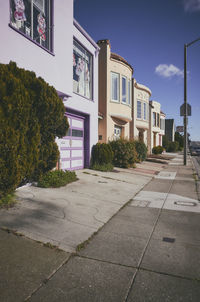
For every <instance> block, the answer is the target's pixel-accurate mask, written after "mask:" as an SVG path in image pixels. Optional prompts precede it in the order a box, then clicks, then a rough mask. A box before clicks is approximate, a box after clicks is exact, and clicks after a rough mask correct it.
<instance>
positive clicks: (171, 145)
mask: <svg viewBox="0 0 200 302" xmlns="http://www.w3.org/2000/svg"><path fill="white" fill-rule="evenodd" d="M178 149H179V143H178V142H170V143H169V145H168V148H167V150H166V151H167V152H177V151H178Z"/></svg>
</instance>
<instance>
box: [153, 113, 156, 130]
mask: <svg viewBox="0 0 200 302" xmlns="http://www.w3.org/2000/svg"><path fill="white" fill-rule="evenodd" d="M156 118H157V114H156V112H155V111H154V112H153V127H156V125H157V122H156Z"/></svg>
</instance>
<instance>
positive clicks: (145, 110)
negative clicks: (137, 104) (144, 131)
mask: <svg viewBox="0 0 200 302" xmlns="http://www.w3.org/2000/svg"><path fill="white" fill-rule="evenodd" d="M143 105H144V120H147V104H146V103H144V104H143Z"/></svg>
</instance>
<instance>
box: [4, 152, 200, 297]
mask: <svg viewBox="0 0 200 302" xmlns="http://www.w3.org/2000/svg"><path fill="white" fill-rule="evenodd" d="M117 171H118V172H113V173H109V174H107V173H106V174H105V173H100V172H95V171H91V170H83V171H79V172H78V177H79V182H77V183H74V184H71V185H70V186H67V187H65V188H63V189H61V190H60V189H59V191H60V194H61V195H60V194H59V193H58V192H56V193H57V194H56V193H54V192H53V191H54V190H52V191H51V190H50V191H49V190H48V191H47V192H45V191H44V193H42V194H40V193H39V192H38V191H37V190H38V188H32V187H31V188H23V189H21V190H20V191H19V192H18V196H19V197H20V203H19V205H18V206H17V208H15V209H12V210H9V211H2V210H1V211H0V221H1V226H6V227H8V228H13V229H16V230H18V231H20V232H24V234H25V235H26V234H27V233H28V234H29V237H30V238H33V239H35V238H34V237H35V234H36V233H37V235H38V236H40V240H41V239H43V238H44V239H45V240H47V239H49V241H50V240H52V242H56V243H58V244H56V245H59V246H60V247H61V248H62V247H63V246H64V249H65V250H67V251H68V252H70V251H75V248H76V245H77V244H79V243H81V242H83V241H84V240H86V239H87V236H89V237H90V236H91V235H92V234H93V236H92V238H91V239H90V240H89V241H88V242H85V244H83V245H82V248H81V249H80V250H79V251H78V252H77V253H75V254H71V255H70V254H69V253H66V252H64V251H59V250H58V249H50V248H48V247H44V246H43V245H42V244H41V243H36V242H34V241H32V240H30V239H27V238H26V237H19V236H16V235H13V234H12V233H7V232H5V231H1V233H2V234H3V238H2V237H1V236H0V238H2V240H1V244H2V245H3V247H4V248H3V251H2V250H0V279H1V280H3V283H2V282H0V295H1V296H0V301H24V300H25V299H26V301H44V302H45V301H115V302H116V301H136V302H137V301H155V302H156V301H173V302H174V301H185V302H186V301H194V302H195V301H199V300H200V219H199V218H200V208H199V205H200V204H199V201H198V196H197V192H196V185H195V180H194V176H193V174H194V171H193V166H192V163H191V161H190V160H189V161H188V165H187V167H184V166H183V165H182V155H176V157H175V159H174V160H173V161H172V160H171V161H170V165H163V164H158V163H152V162H145V163H143V164H139V165H137V168H136V169H135V170H134V169H129V170H123V169H117ZM85 172H86V173H85ZM56 190H57V189H56ZM23 194H25V195H24V196H23ZM27 194H29V196H27ZM31 194H32V195H31ZM54 194H56V195H54ZM58 195H59V198H58ZM47 196H48V198H47ZM55 196H57V198H56V197H55ZM60 196H61V197H60ZM75 196H76V197H75ZM70 198H71V199H70ZM53 199H54V202H53ZM57 199H58V202H57ZM64 200H65V201H67V202H68V203H67V205H66V204H65V203H64ZM79 202H80V203H79ZM73 203H74V204H73ZM101 203H102V205H101ZM94 204H95V207H97V209H98V211H96V212H93V211H92V209H93V208H94V207H93V205H94ZM30 205H31V206H32V207H30ZM69 205H70V206H71V207H70V206H69ZM84 205H86V207H84ZM76 208H77V209H78V210H77V209H76ZM63 209H64V210H63ZM68 211H69V213H68ZM107 211H108V213H107ZM63 212H64V213H65V216H64V213H63ZM87 212H89V214H88V213H87ZM26 215H29V216H28V217H26ZM62 215H63V216H62ZM67 215H68V216H67ZM98 215H99V216H98ZM83 216H84V217H83ZM20 219H22V220H21V221H20ZM61 220H66V222H67V223H65V222H64V223H63V222H62V223H61ZM71 220H72V221H71ZM69 222H71V223H72V224H71V229H69V230H68V229H67V228H68V226H69ZM37 223H38V225H37ZM59 223H60V230H59ZM39 224H40V225H39ZM76 225H79V226H80V227H79V228H78V227H77V226H76ZM48 227H49V230H48ZM74 227H75V229H76V231H75V232H74V233H73V236H71V237H70V232H71V230H73V228H74ZM86 227H87V228H88V229H89V232H87V231H86V230H88V229H86ZM82 230H83V231H82ZM96 230H99V231H98V232H97V233H96V234H94V233H92V232H94V231H96ZM47 231H48V232H49V233H48V235H47V234H46V233H47ZM59 231H60V233H61V234H63V236H61V234H59ZM26 232H27V233H26ZM78 232H81V235H80V234H78ZM56 234H57V237H56ZM77 235H78V236H77ZM53 236H54V237H53ZM76 236H77V237H78V239H77V238H76ZM81 236H82V238H81ZM45 240H44V242H45ZM41 241H43V240H41ZM80 247H81V246H79V248H80ZM8 250H10V251H11V254H9V253H6V251H8ZM2 253H3V255H4V254H5V255H6V256H5V255H4V257H2ZM24 253H25V257H23V254H24ZM15 255H17V256H15ZM28 255H29V257H28ZM44 255H46V257H45V256H44ZM55 260H56V261H57V262H56V261H55ZM37 263H38V265H37ZM13 266H15V267H16V269H14V271H13V270H12V268H13ZM12 272H13V274H12ZM22 272H23V274H22ZM17 276H21V277H20V278H19V279H18V278H17ZM10 280H11V282H10ZM12 280H16V284H14V282H12ZM26 280H28V282H27V283H25V284H27V286H24V287H23V286H22V283H23V282H25V281H26ZM32 280H33V281H32ZM9 286H10V288H9ZM15 288H18V290H17V291H15ZM25 288H26V289H25ZM15 292H16V294H15ZM9 293H10V294H9ZM12 293H13V294H12ZM25 297H26V298H25ZM12 299H13V300H12ZM14 299H15V300H14Z"/></svg>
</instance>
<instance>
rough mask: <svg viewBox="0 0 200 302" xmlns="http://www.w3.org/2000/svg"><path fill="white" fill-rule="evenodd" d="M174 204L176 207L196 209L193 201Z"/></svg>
mask: <svg viewBox="0 0 200 302" xmlns="http://www.w3.org/2000/svg"><path fill="white" fill-rule="evenodd" d="M174 204H175V205H177V206H185V207H196V206H197V203H196V202H193V201H174Z"/></svg>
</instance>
